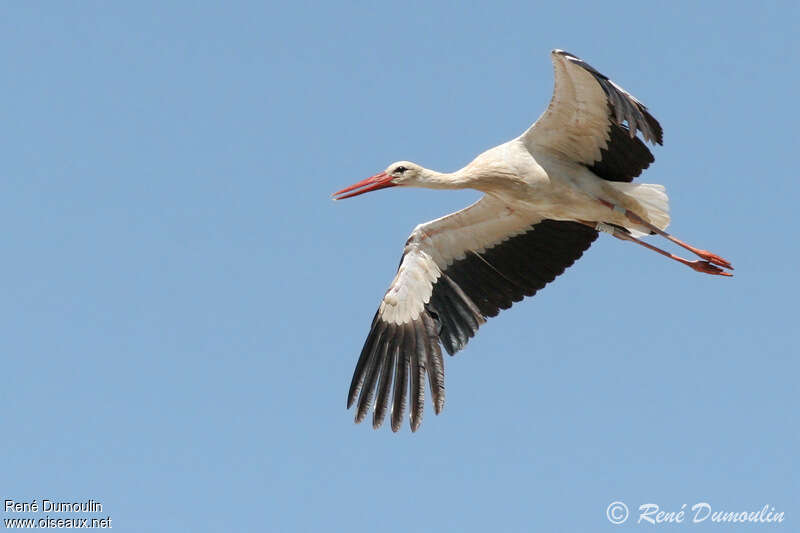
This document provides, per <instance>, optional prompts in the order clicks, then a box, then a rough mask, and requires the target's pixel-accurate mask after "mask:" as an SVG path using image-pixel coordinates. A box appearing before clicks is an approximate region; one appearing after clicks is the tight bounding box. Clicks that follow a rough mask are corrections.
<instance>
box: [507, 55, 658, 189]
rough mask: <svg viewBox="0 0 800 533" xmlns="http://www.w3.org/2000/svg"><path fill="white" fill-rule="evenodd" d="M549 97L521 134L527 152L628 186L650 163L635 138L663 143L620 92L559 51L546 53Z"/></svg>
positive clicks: (641, 109) (640, 108) (654, 124)
mask: <svg viewBox="0 0 800 533" xmlns="http://www.w3.org/2000/svg"><path fill="white" fill-rule="evenodd" d="M551 58H552V60H553V67H554V69H555V87H554V89H553V98H552V100H550V105H549V106H548V107H547V109H546V110H545V112H544V113H543V114H542V116H541V117H539V119H538V120H537V121H536V122H535V123H534V124H533V126H531V127H530V128H529V129H528V131H526V132H525V133H523V134H522V139H523V141H524V142H525V144H526V146H527V147H528V149H529V150H530V151H531V152H533V153H536V151H537V150H546V151H550V152H554V153H556V154H559V155H560V156H563V157H567V158H569V159H572V160H574V161H578V162H579V163H583V164H584V165H586V166H587V167H588V168H589V169H590V170H591V171H592V172H594V173H595V174H596V175H597V176H599V177H601V178H603V179H606V180H609V181H632V180H633V178H635V177H636V176H638V175H639V174H641V173H642V170H644V169H646V168H647V167H648V166H650V163H652V162H653V161H654V159H653V154H651V153H650V150H648V149H647V146H646V145H645V144H644V143H643V142H642V141H641V140H640V139H639V138H638V137H637V136H636V133H637V132H640V133H641V135H642V137H643V138H644V140H645V141H648V142H650V143H658V144H662V141H663V133H662V130H661V125H660V124H659V123H658V121H657V120H656V119H655V118H653V116H652V115H651V114H650V113H648V111H647V108H646V107H645V106H644V105H643V104H642V103H641V102H639V101H638V100H637V99H636V98H634V97H633V96H632V95H630V94H629V93H628V92H626V91H625V89H623V88H622V87H620V86H619V85H617V84H616V83H614V82H613V81H611V80H610V79H608V78H607V77H606V76H604V75H603V74H601V73H600V72H598V71H597V70H595V69H594V68H592V66H591V65H589V64H588V63H586V62H584V61H583V60H581V59H579V58H578V57H576V56H574V55H572V54H570V53H569V52H565V51H563V50H553V52H552V53H551Z"/></svg>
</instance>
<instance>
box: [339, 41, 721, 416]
mask: <svg viewBox="0 0 800 533" xmlns="http://www.w3.org/2000/svg"><path fill="white" fill-rule="evenodd" d="M551 58H552V61H553V66H554V70H555V88H554V90H553V97H552V100H551V101H550V105H549V106H548V107H547V109H546V110H545V111H544V113H543V114H542V115H541V116H540V117H539V119H538V120H537V121H536V122H535V123H534V124H533V125H532V126H531V127H530V128H528V130H527V131H525V132H524V133H523V134H522V135H520V136H519V137H517V138H515V139H513V140H511V141H508V142H507V143H504V144H501V145H500V146H496V147H495V148H492V149H490V150H487V151H486V152H484V153H482V154H480V155H479V156H478V157H476V158H475V159H474V160H473V161H472V162H471V163H469V164H468V165H467V166H465V167H464V168H462V169H461V170H458V171H456V172H453V173H442V172H436V171H433V170H429V169H427V168H423V167H421V166H419V165H417V164H415V163H411V162H408V161H399V162H397V163H392V164H391V165H389V167H388V168H387V169H386V170H385V171H383V172H381V173H379V174H376V175H374V176H372V177H370V178H367V179H365V180H363V181H360V182H358V183H356V184H354V185H352V186H350V187H347V188H344V189H342V190H340V191H338V192H336V193H334V194H333V196H334V198H335V199H337V200H340V199H343V198H350V197H352V196H356V195H359V194H363V193H365V192H369V191H376V190H378V189H384V188H387V187H396V186H400V187H427V188H429V189H464V188H470V189H477V190H479V191H482V192H483V193H484V195H483V197H482V198H481V199H480V200H478V201H477V202H475V203H474V204H472V205H470V206H469V207H466V208H464V209H462V210H461V211H457V212H455V213H452V214H450V215H447V216H444V217H441V218H438V219H436V220H432V221H430V222H425V223H424V224H420V225H419V226H417V227H416V228H415V229H414V231H413V232H412V233H411V236H410V237H409V238H408V241H407V242H406V245H405V249H404V251H403V256H402V259H401V261H400V266H399V268H398V270H397V275H396V276H395V278H394V280H393V281H392V283H391V285H390V286H389V290H387V291H386V294H385V295H384V297H383V300H382V301H381V303H380V306H379V308H378V311H377V312H376V313H375V318H374V319H373V321H372V325H371V326H370V330H369V334H368V335H367V339H366V342H365V343H364V348H363V350H362V351H361V355H360V357H359V358H358V363H357V364H356V368H355V372H354V373H353V379H352V382H351V384H350V390H349V391H348V393H347V407H348V408H350V407H352V406H353V405H355V406H356V411H355V420H356V422H361V421H363V420H364V419H365V418H366V416H367V414H368V412H369V409H370V408H371V407H372V408H373V418H372V425H373V427H374V428H376V429H377V428H378V427H380V426H381V424H382V423H383V421H384V418H385V417H386V414H387V410H389V405H390V403H391V411H390V412H391V415H390V417H391V426H392V430H393V431H398V430H399V429H400V427H401V426H402V422H403V416H404V412H405V410H406V408H407V404H408V403H409V402H410V406H409V407H410V409H409V411H410V417H409V418H410V425H411V430H412V431H416V430H417V429H418V428H419V425H420V423H421V422H422V414H423V408H424V397H425V381H426V377H427V380H428V381H429V383H430V392H431V397H432V400H433V407H434V411H435V413H436V414H439V413H440V412H441V410H442V408H443V407H444V401H445V388H444V360H443V358H442V351H441V347H440V344H441V345H443V346H444V348H445V350H447V353H449V354H450V355H453V354H455V353H456V352H458V351H459V350H461V349H462V348H464V346H465V345H466V344H467V342H468V341H469V339H470V338H471V337H473V336H474V335H475V333H476V332H477V331H478V328H479V327H480V326H481V324H483V323H484V322H485V321H486V319H487V318H489V317H493V316H496V315H497V314H498V313H499V312H500V310H501V309H508V308H509V307H511V305H512V304H513V303H514V302H518V301H520V300H522V299H523V297H525V296H533V295H534V294H536V292H537V291H538V290H540V289H542V288H543V287H544V286H545V285H547V284H548V283H550V282H551V281H553V280H554V279H555V278H556V277H557V276H559V275H560V274H561V273H562V272H564V270H565V269H566V268H567V267H569V266H570V265H572V264H573V263H574V262H575V261H576V260H577V259H578V258H580V257H581V255H582V254H583V252H585V251H586V250H587V249H588V248H589V246H590V245H591V244H592V242H594V240H595V239H597V236H598V232H605V233H609V234H611V235H612V236H614V237H616V238H618V239H622V240H625V241H629V242H633V243H636V244H639V245H641V246H644V247H646V248H649V249H650V250H653V251H656V252H658V253H660V254H662V255H664V256H666V257H669V258H671V259H674V260H675V261H678V262H680V263H683V264H684V265H687V266H689V267H690V268H692V269H694V270H696V271H697V272H703V273H706V274H715V275H721V276H730V275H731V274H730V273H729V272H726V271H725V269H730V270H732V269H733V267H732V266H731V264H730V263H729V262H728V261H726V260H725V259H723V258H722V257H720V256H718V255H716V254H712V253H710V252H708V251H706V250H701V249H698V248H695V247H693V246H690V245H689V244H686V243H685V242H683V241H681V240H679V239H677V238H675V237H674V236H672V235H670V234H669V233H667V232H666V231H665V229H666V227H667V225H668V224H669V221H670V217H669V206H668V199H667V195H666V192H665V190H664V187H663V186H661V185H655V184H634V183H631V182H632V181H633V179H634V178H635V177H637V176H639V175H640V174H641V173H642V171H643V170H644V169H646V168H647V167H648V166H649V165H650V163H652V162H653V161H654V159H653V155H652V154H651V153H650V150H649V149H648V148H647V145H646V144H645V143H644V142H643V141H642V139H643V140H644V141H647V142H649V143H651V144H652V143H658V144H662V140H663V139H662V129H661V125H660V124H659V123H658V121H657V120H656V119H655V118H653V116H652V115H651V114H650V113H649V112H648V110H647V108H646V107H645V106H644V105H643V104H642V103H641V102H639V100H637V99H636V98H634V97H633V96H632V95H631V94H629V93H628V92H626V91H625V90H624V89H623V88H622V87H620V86H619V85H617V84H616V83H614V82H613V81H611V80H610V79H609V78H608V77H606V76H605V75H603V74H601V73H600V72H599V71H597V70H596V69H594V68H593V67H591V66H590V65H589V64H588V63H586V62H584V61H582V60H581V59H579V58H578V57H576V56H574V55H572V54H570V53H568V52H565V51H563V50H553V51H552V52H551ZM637 134H639V135H641V139H640V138H639V136H637ZM652 234H657V235H660V236H662V237H666V238H667V239H669V240H670V241H672V242H673V243H675V244H677V245H678V246H681V247H683V248H685V249H687V250H689V251H690V252H692V253H693V254H695V255H697V256H698V257H700V260H694V261H689V260H687V259H684V258H682V257H678V256H677V255H674V254H672V253H669V252H667V251H665V250H662V249H660V248H657V247H655V246H653V245H651V244H649V243H646V242H644V241H642V240H641V239H640V237H642V236H644V235H652Z"/></svg>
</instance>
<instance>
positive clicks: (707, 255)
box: [598, 200, 733, 270]
mask: <svg viewBox="0 0 800 533" xmlns="http://www.w3.org/2000/svg"><path fill="white" fill-rule="evenodd" d="M598 201H599V202H600V203H601V204H603V205H604V206H606V207H608V208H610V209H613V210H614V211H619V212H620V213H622V214H624V215H625V216H626V217H628V220H630V221H632V222H635V223H637V224H640V225H642V226H644V227H646V228H648V229H650V230H652V231H654V232H655V233H657V234H659V235H661V236H662V237H666V238H667V239H669V240H670V241H672V242H674V243H675V244H677V245H678V246H681V247H683V248H686V249H687V250H689V251H690V252H692V253H693V254H695V255H697V256H698V257H701V258H703V259H705V260H706V261H707V262H708V263H711V264H714V265H717V266H721V267H723V268H729V269H731V270H733V266H732V265H731V263H730V261H728V260H727V259H723V258H722V257H720V256H718V255H717V254H713V253H711V252H709V251H708V250H701V249H699V248H695V247H694V246H692V245H690V244H686V243H685V242H683V241H682V240H680V239H678V238H676V237H673V236H672V235H670V234H669V233H667V232H666V231H663V230H661V229H659V228H658V227H656V226H654V225H653V224H651V223H649V222H648V221H646V220H645V219H643V218H642V217H640V216H639V215H637V214H636V213H633V212H631V211H629V210H628V209H625V208H624V207H619V206H616V205H614V204H612V203H611V202H606V201H605V200H598ZM695 270H697V269H695Z"/></svg>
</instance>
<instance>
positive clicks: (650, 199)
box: [609, 181, 669, 234]
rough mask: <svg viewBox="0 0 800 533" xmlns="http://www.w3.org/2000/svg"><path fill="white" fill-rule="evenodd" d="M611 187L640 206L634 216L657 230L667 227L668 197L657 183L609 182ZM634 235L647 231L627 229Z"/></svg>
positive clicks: (662, 187)
mask: <svg viewBox="0 0 800 533" xmlns="http://www.w3.org/2000/svg"><path fill="white" fill-rule="evenodd" d="M609 185H611V186H612V187H614V188H615V189H617V190H618V191H619V192H621V193H623V194H625V195H627V196H629V197H631V198H633V199H634V200H635V201H636V202H637V203H638V204H639V206H640V209H638V210H636V214H637V215H639V216H641V217H642V218H644V219H646V220H647V221H648V222H650V223H651V224H653V225H654V226H656V227H657V228H659V229H662V230H663V229H666V227H667V226H669V197H668V196H667V191H666V189H665V188H664V186H663V185H659V184H657V183H622V182H616V181H615V182H611V183H609ZM629 229H631V230H632V231H633V232H634V234H636V233H642V234H647V233H650V232H649V231H639V230H637V229H636V228H629Z"/></svg>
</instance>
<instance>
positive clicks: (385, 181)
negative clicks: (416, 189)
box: [331, 172, 395, 200]
mask: <svg viewBox="0 0 800 533" xmlns="http://www.w3.org/2000/svg"><path fill="white" fill-rule="evenodd" d="M392 179H393V178H392V176H390V175H388V174H387V173H386V172H381V173H380V174H375V175H374V176H370V177H369V178H367V179H365V180H362V181H359V182H358V183H355V184H353V185H351V186H349V187H345V188H344V189H342V190H341V191H336V192H335V193H333V194H332V195H331V196H333V199H334V200H344V199H345V198H351V197H353V196H358V195H359V194H364V193H365V192H370V191H377V190H378V189H385V188H386V187H394V186H395V184H394V183H392ZM350 191H354V192H350ZM345 193H350V194H345Z"/></svg>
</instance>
